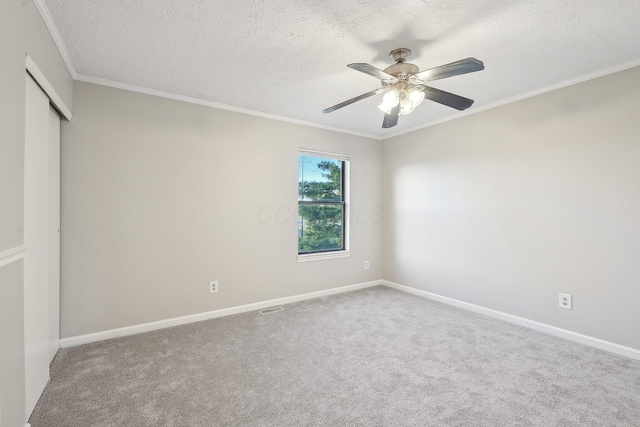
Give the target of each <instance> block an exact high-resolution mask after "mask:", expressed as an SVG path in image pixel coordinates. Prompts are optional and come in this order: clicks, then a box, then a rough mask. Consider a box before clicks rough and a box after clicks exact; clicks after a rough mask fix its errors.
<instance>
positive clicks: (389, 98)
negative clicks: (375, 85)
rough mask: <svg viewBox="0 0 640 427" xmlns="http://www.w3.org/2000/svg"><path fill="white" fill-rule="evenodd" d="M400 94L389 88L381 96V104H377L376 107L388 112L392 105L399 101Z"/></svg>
mask: <svg viewBox="0 0 640 427" xmlns="http://www.w3.org/2000/svg"><path fill="white" fill-rule="evenodd" d="M400 97H401V96H400V94H398V92H396V91H395V90H390V91H389V92H387V93H385V94H384V97H382V104H380V105H378V108H379V109H381V110H382V111H384V112H385V113H386V114H390V113H391V110H392V109H393V107H395V106H396V105H398V103H399V102H400Z"/></svg>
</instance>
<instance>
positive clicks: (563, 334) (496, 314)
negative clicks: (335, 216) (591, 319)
mask: <svg viewBox="0 0 640 427" xmlns="http://www.w3.org/2000/svg"><path fill="white" fill-rule="evenodd" d="M382 284H383V285H385V286H388V287H390V288H393V289H397V290H399V291H403V292H408V293H410V294H413V295H418V296H421V297H423V298H428V299H430V300H433V301H438V302H441V303H444V304H448V305H452V306H454V307H458V308H462V309H464V310H468V311H473V312H474V313H480V314H484V315H485V316H489V317H493V318H496V319H500V320H504V321H506V322H509V323H515V324H516V325H520V326H524V327H527V328H531V329H535V330H536V331H540V332H545V333H547V334H550V335H554V336H556V337H560V338H565V339H568V340H570V341H575V342H578V343H580V344H585V345H588V346H591V347H596V348H599V349H600V350H605V351H609V352H611V353H615V354H619V355H622V356H626V357H629V358H631V359H636V360H640V350H639V349H635V348H631V347H626V346H623V345H620V344H616V343H612V342H609V341H605V340H601V339H599V338H594V337H590V336H588V335H583V334H579V333H577V332H572V331H569V330H566V329H562V328H557V327H555V326H551V325H547V324H546V323H541V322H536V321H535V320H529V319H525V318H524V317H519V316H514V315H512V314H508V313H503V312H501V311H497V310H492V309H490V308H486V307H482V306H479V305H475V304H471V303H468V302H464V301H460V300H457V299H454V298H449V297H445V296H442V295H438V294H434V293H431V292H427V291H423V290H420V289H416V288H412V287H410V286H404V285H400V284H398V283H394V282H390V281H388V280H382Z"/></svg>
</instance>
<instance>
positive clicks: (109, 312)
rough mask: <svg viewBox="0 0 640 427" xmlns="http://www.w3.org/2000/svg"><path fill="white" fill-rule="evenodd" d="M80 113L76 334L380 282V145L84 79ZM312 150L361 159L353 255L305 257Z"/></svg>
mask: <svg viewBox="0 0 640 427" xmlns="http://www.w3.org/2000/svg"><path fill="white" fill-rule="evenodd" d="M74 105H75V108H74V119H73V121H72V122H70V123H63V128H62V303H61V304H62V324H61V327H62V332H61V333H62V336H63V337H70V336H76V335H81V334H87V333H92V332H98V331H104V330H108V329H112V328H118V327H124V326H130V325H135V324H139V323H143V322H150V321H156V320H161V319H167V318H172V317H176V316H182V315H189V314H194V313H199V312H205V311H210V310H215V309H220V308H225V307H232V306H237V305H242V304H248V303H253V302H259V301H264V300H268V299H273V298H279V297H286V296H291V295H297V294H302V293H306V292H312V291H318V290H324V289H329V288H334V287H338V286H343V285H351V284H355V283H361V282H366V281H371V280H377V279H380V277H381V274H382V270H381V255H380V253H381V251H380V244H379V243H380V240H381V217H380V212H379V209H380V206H381V198H382V190H381V180H380V168H381V167H382V164H381V158H380V152H381V142H380V141H374V140H370V139H367V138H362V137H357V136H351V135H345V134H341V133H335V132H331V131H326V130H321V129H315V128H309V127H304V126H299V125H294V124H290V123H284V122H279V121H274V120H269V119H263V118H259V117H254V116H248V115H243V114H238V113H233V112H229V111H224V110H217V109H213V108H207V107H203V106H198V105H193V104H187V103H183V102H178V101H173V100H168V99H163V98H157V97H153V96H149V95H143V94H138V93H133V92H127V91H123V90H119V89H113V88H107V87H103V86H97V85H92V84H87V83H80V82H77V83H76V84H75V90H74ZM300 147H303V148H311V149H318V150H323V151H329V152H337V153H346V154H349V155H350V156H351V195H352V197H351V205H352V211H351V212H352V221H351V233H350V236H351V248H350V249H351V256H350V257H348V258H341V259H330V260H321V261H312V262H302V263H298V262H297V261H296V256H297V218H296V216H295V212H296V209H297V206H296V203H297V188H298V187H297V179H298V177H297V173H298V169H297V167H298V166H297V165H298V164H297V155H298V148H300ZM365 260H369V261H370V262H371V268H370V269H369V270H365V269H364V261H365ZM209 280H219V282H220V291H219V293H217V294H209V291H208V283H209Z"/></svg>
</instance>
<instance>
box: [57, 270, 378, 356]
mask: <svg viewBox="0 0 640 427" xmlns="http://www.w3.org/2000/svg"><path fill="white" fill-rule="evenodd" d="M381 284H382V281H380V280H374V281H371V282H364V283H357V284H355V285H348V286H341V287H339V288H331V289H326V290H323V291H316V292H309V293H306V294H300V295H294V296H290V297H284V298H277V299H272V300H267V301H261V302H256V303H253V304H246V305H239V306H236V307H230V308H223V309H220V310H214V311H207V312H205V313H197V314H191V315H188V316H181V317H174V318H172V319H165V320H159V321H157V322H149V323H142V324H139V325H133V326H127V327H124V328H118V329H110V330H108V331H103V332H96V333H93V334H86V335H78V336H75V337H69V338H63V339H61V340H60V348H67V347H75V346H77V345H82V344H88V343H92V342H97V341H103V340H108V339H111V338H118V337H124V336H127V335H134V334H140V333H142V332H149V331H155V330H158V329H164V328H170V327H172V326H178V325H184V324H187V323H194V322H200V321H203V320H208V319H215V318H216V317H223V316H230V315H232V314H239V313H245V312H247V311H257V310H262V309H263V308H268V307H273V306H276V305H282V304H291V303H292V302H298V301H304V300H308V299H313V298H319V297H323V296H327V295H334V294H339V293H342V292H349V291H355V290H358V289H364V288H370V287H373V286H378V285H381Z"/></svg>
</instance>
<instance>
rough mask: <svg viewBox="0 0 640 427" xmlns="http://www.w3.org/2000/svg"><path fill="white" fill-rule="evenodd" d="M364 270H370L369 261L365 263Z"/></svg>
mask: <svg viewBox="0 0 640 427" xmlns="http://www.w3.org/2000/svg"><path fill="white" fill-rule="evenodd" d="M364 269H365V270H368V269H369V261H365V262H364Z"/></svg>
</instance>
